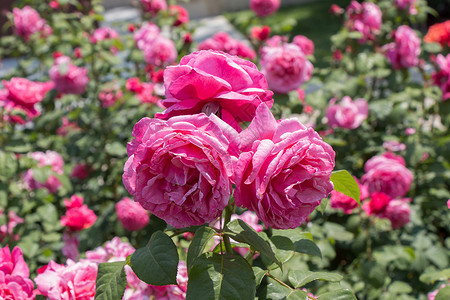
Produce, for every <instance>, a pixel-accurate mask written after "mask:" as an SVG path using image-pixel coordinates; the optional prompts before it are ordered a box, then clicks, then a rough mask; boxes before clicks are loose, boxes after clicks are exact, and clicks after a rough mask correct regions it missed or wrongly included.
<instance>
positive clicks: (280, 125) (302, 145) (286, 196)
mask: <svg viewBox="0 0 450 300" xmlns="http://www.w3.org/2000/svg"><path fill="white" fill-rule="evenodd" d="M239 142H240V145H239V147H240V150H241V151H242V153H241V155H240V157H239V161H238V162H237V163H236V166H235V175H234V176H235V178H234V181H235V184H236V188H235V191H234V198H235V201H236V204H237V205H238V206H243V207H246V208H248V209H249V210H251V211H254V212H255V213H256V215H257V216H258V217H259V218H260V219H261V220H262V221H263V222H264V224H266V226H267V227H269V226H270V227H273V228H278V229H286V228H295V227H298V226H299V225H300V224H302V223H303V222H304V221H305V220H306V218H307V217H308V216H309V214H310V213H311V212H312V211H313V210H314V209H315V207H316V206H318V205H319V204H320V201H321V199H323V198H325V197H327V196H328V195H329V194H330V193H331V191H332V190H333V184H332V183H331V182H330V176H331V171H332V170H333V168H334V163H335V162H334V159H335V153H334V151H333V149H332V148H331V146H330V145H328V144H327V143H325V142H324V141H322V139H321V138H320V136H319V134H318V133H317V132H315V131H314V129H312V128H306V127H305V126H304V125H302V124H301V123H300V122H298V121H297V119H287V120H280V121H278V122H277V121H276V120H275V118H274V117H273V115H272V113H271V112H270V110H269V108H267V106H265V105H260V106H259V107H258V109H257V111H256V116H255V118H254V119H253V121H252V122H251V123H250V125H249V127H248V128H247V129H246V130H244V131H242V132H241V133H240V134H239Z"/></svg>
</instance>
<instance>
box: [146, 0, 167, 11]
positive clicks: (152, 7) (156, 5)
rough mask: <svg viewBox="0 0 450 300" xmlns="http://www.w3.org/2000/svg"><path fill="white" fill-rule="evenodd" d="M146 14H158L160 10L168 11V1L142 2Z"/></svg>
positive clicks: (153, 0)
mask: <svg viewBox="0 0 450 300" xmlns="http://www.w3.org/2000/svg"><path fill="white" fill-rule="evenodd" d="M140 1H141V4H142V7H143V9H144V11H145V12H150V13H152V14H157V13H158V12H159V11H160V10H166V9H167V2H166V0H140Z"/></svg>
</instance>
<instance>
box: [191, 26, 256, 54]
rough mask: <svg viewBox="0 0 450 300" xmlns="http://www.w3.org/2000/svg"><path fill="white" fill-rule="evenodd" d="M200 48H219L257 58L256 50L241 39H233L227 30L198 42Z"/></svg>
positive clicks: (226, 51) (229, 52)
mask: <svg viewBox="0 0 450 300" xmlns="http://www.w3.org/2000/svg"><path fill="white" fill-rule="evenodd" d="M198 49H199V50H217V51H223V52H225V53H228V54H231V55H236V56H240V57H242V58H248V59H255V58H256V53H255V51H254V50H253V49H252V48H250V47H249V46H247V45H246V44H244V43H243V42H241V41H239V40H235V39H233V38H232V37H231V36H230V35H229V34H228V33H226V32H219V33H216V34H215V35H214V36H213V37H212V38H209V39H206V40H205V41H203V42H201V43H199V44H198Z"/></svg>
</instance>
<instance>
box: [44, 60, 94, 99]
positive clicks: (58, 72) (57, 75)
mask: <svg viewBox="0 0 450 300" xmlns="http://www.w3.org/2000/svg"><path fill="white" fill-rule="evenodd" d="M87 72H88V70H87V69H86V68H79V67H77V66H75V65H73V64H72V62H71V61H70V58H69V57H67V56H61V57H58V58H57V59H55V64H54V65H53V66H52V67H51V68H50V71H49V74H50V78H51V80H52V81H53V82H54V83H55V89H57V90H58V91H59V92H60V93H64V94H83V93H84V91H85V90H86V86H87V84H88V82H89V78H88V76H87Z"/></svg>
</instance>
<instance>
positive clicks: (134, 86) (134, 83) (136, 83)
mask: <svg viewBox="0 0 450 300" xmlns="http://www.w3.org/2000/svg"><path fill="white" fill-rule="evenodd" d="M125 88H126V89H127V90H128V91H130V92H133V93H139V92H141V91H142V84H141V81H140V80H139V78H138V77H132V78H128V79H127V82H126V84H125Z"/></svg>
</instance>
